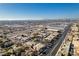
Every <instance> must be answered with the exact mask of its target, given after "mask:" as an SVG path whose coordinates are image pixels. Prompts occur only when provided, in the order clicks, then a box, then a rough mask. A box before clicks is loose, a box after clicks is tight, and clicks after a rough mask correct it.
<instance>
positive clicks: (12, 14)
mask: <svg viewBox="0 0 79 59" xmlns="http://www.w3.org/2000/svg"><path fill="white" fill-rule="evenodd" d="M65 18H79V4H78V3H7V4H5V3H4V4H2V3H0V20H28V19H30V20H40V19H65Z"/></svg>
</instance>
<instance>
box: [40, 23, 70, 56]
mask: <svg viewBox="0 0 79 59" xmlns="http://www.w3.org/2000/svg"><path fill="white" fill-rule="evenodd" d="M70 27H71V24H69V25H68V26H67V27H65V30H64V32H63V33H62V36H61V37H60V38H59V39H58V40H57V41H56V42H51V43H52V44H48V45H47V46H46V47H45V48H44V49H43V51H42V52H41V53H40V55H41V56H55V55H56V53H57V51H58V49H59V47H60V46H61V44H62V42H63V41H64V38H65V37H66V35H67V33H68V31H69V29H70Z"/></svg>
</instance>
